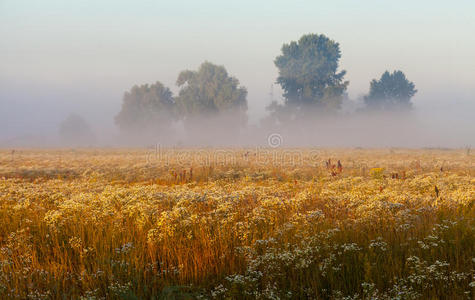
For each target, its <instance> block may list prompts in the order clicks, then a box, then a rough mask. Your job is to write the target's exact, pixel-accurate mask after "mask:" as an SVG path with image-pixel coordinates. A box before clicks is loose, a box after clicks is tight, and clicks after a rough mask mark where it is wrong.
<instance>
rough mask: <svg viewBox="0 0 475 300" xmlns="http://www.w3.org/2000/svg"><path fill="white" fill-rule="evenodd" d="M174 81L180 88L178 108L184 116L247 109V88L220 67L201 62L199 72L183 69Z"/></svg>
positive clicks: (240, 111) (243, 110) (241, 111)
mask: <svg viewBox="0 0 475 300" xmlns="http://www.w3.org/2000/svg"><path fill="white" fill-rule="evenodd" d="M176 84H177V85H178V86H180V87H181V90H180V92H179V95H178V97H177V99H176V101H177V106H178V110H179V111H180V113H181V115H182V116H183V117H184V118H185V119H186V118H190V117H193V116H197V115H216V114H218V113H223V112H239V113H243V112H244V113H245V112H246V110H247V100H246V96H247V90H246V88H244V87H242V86H239V80H237V79H236V78H235V77H232V76H229V75H228V73H227V71H226V69H225V68H224V67H223V66H218V65H215V64H212V63H210V62H204V63H202V64H201V66H200V67H199V69H198V71H189V70H186V71H182V72H181V73H180V74H179V76H178V79H177V81H176Z"/></svg>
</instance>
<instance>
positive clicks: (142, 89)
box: [115, 81, 176, 133]
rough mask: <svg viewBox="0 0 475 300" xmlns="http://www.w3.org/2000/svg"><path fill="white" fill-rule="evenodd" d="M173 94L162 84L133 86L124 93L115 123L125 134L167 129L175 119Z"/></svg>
mask: <svg viewBox="0 0 475 300" xmlns="http://www.w3.org/2000/svg"><path fill="white" fill-rule="evenodd" d="M175 116H176V111H175V102H174V100H173V95H172V92H171V91H170V89H169V88H167V87H165V86H164V85H163V84H162V83H160V82H158V81H157V82H156V83H154V84H152V85H148V84H144V85H141V86H137V85H135V86H133V87H132V89H131V90H130V91H128V92H125V93H124V97H123V102H122V110H121V111H120V112H119V114H118V115H117V116H116V117H115V122H116V124H117V125H118V126H119V128H120V129H121V131H123V132H132V133H133V132H139V131H143V130H157V131H161V130H164V129H167V128H168V127H169V126H170V124H171V122H172V121H173V120H174V119H175Z"/></svg>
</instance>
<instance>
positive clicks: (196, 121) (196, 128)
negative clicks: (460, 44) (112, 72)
mask: <svg viewBox="0 0 475 300" xmlns="http://www.w3.org/2000/svg"><path fill="white" fill-rule="evenodd" d="M340 58H341V51H340V46H339V44H338V43H337V42H335V41H334V40H331V39H329V38H328V37H327V36H325V35H323V34H306V35H303V36H302V37H301V38H300V39H299V40H298V41H292V42H290V43H289V44H284V45H283V46H282V49H281V54H280V55H279V56H277V57H276V58H275V60H274V63H275V65H276V67H277V68H278V70H279V76H278V77H277V80H276V83H277V84H279V85H280V87H281V88H282V90H283V98H282V99H281V101H272V103H271V104H270V105H269V106H268V107H267V110H268V112H269V116H268V117H266V119H265V120H263V122H262V123H263V124H266V126H287V125H291V124H292V123H295V122H297V121H299V120H312V119H313V120H314V119H318V118H320V117H322V116H331V115H332V114H335V113H337V112H338V111H339V110H340V109H341V108H342V103H343V101H344V100H346V99H348V95H347V92H346V90H347V88H348V85H349V81H347V80H345V75H346V71H345V70H339V61H340ZM176 84H177V86H179V87H180V90H179V93H178V95H173V93H172V92H171V91H170V89H169V88H168V87H166V86H164V85H163V84H162V83H161V82H159V81H157V82H156V83H154V84H144V85H140V86H137V85H135V86H133V87H132V88H131V89H130V91H127V92H125V94H124V96H123V102H122V108H121V110H120V112H119V113H118V115H117V116H116V117H115V123H116V125H117V126H118V127H119V129H120V131H121V133H122V134H123V135H126V136H129V137H144V136H147V137H152V136H153V137H154V138H157V137H166V136H169V135H170V134H172V132H173V129H172V127H173V124H174V123H176V122H177V121H181V122H183V124H184V128H185V129H186V131H187V133H188V134H189V135H194V134H195V133H196V134H200V135H202V134H203V133H204V132H207V131H209V132H216V130H217V129H222V130H223V131H226V132H227V133H228V134H229V132H231V133H233V132H237V130H239V128H242V127H244V126H245V125H246V124H247V90H246V88H245V87H243V86H241V85H240V84H239V80H238V79H237V78H235V77H233V76H230V75H229V74H228V72H227V71H226V69H225V67H224V66H219V65H215V64H213V63H211V62H208V61H206V62H204V63H202V64H201V65H200V66H199V68H198V70H196V71H191V70H185V71H182V72H181V73H180V74H179V75H178V78H177V81H176ZM416 92H417V90H416V89H415V85H414V83H412V82H411V81H409V80H408V79H407V78H406V76H405V74H404V73H403V72H402V71H394V72H392V73H391V72H389V71H385V72H384V73H383V74H382V75H381V77H380V78H379V79H373V80H372V81H371V82H370V87H369V93H368V94H367V95H365V96H364V97H363V99H362V100H363V101H362V102H363V103H364V105H363V107H362V108H360V109H359V111H408V110H410V109H411V106H412V103H411V98H412V97H413V96H414V94H415V93H416ZM218 120H219V121H220V122H217V121H218ZM75 121H76V123H78V120H77V118H76V120H75ZM221 121H224V122H221ZM79 123H80V122H79ZM223 124H225V126H224V127H223ZM63 127H67V126H64V124H63ZM82 127H85V126H84V125H83V126H82ZM63 131H64V130H63ZM147 133H149V134H147Z"/></svg>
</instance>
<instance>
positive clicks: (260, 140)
mask: <svg viewBox="0 0 475 300" xmlns="http://www.w3.org/2000/svg"><path fill="white" fill-rule="evenodd" d="M123 90H125V88H124V89H123ZM123 90H122V91H121V90H120V89H119V88H116V89H111V88H109V89H106V88H104V89H99V88H95V89H92V88H83V87H63V88H56V89H51V88H45V87H41V86H34V85H30V86H23V85H20V84H16V85H15V84H12V83H10V84H8V85H6V84H2V85H0V126H1V128H2V130H1V131H0V147H3V148H12V147H15V148H17V147H71V146H75V147H78V146H80V147H125V146H127V147H131V146H132V147H148V146H151V145H156V144H159V145H162V146H184V147H185V146H193V147H194V146H196V147H200V146H216V147H220V146H233V147H253V146H263V147H268V146H274V145H270V144H269V143H270V141H269V139H270V136H273V137H275V136H278V139H279V141H278V142H279V144H278V146H279V147H437V148H438V147H441V148H461V147H468V146H473V145H475V118H474V112H475V101H474V99H473V98H470V97H468V96H467V95H450V93H448V92H447V93H445V95H444V94H443V93H440V94H441V95H440V96H436V95H432V94H431V93H430V91H429V92H421V93H420V94H422V95H417V96H416V97H415V98H414V99H413V103H414V107H413V109H412V111H410V112H405V113H383V112H373V113H363V112H361V111H359V108H360V107H361V105H362V104H361V103H359V102H358V101H356V100H348V101H346V102H344V103H343V107H342V110H341V111H340V112H339V113H338V114H336V115H331V116H329V115H318V114H317V113H316V114H315V115H314V116H312V117H311V119H299V120H295V121H293V122H290V123H288V124H277V125H276V124H273V125H272V126H270V125H269V124H267V123H266V121H265V120H266V117H267V113H266V112H265V111H263V110H262V109H261V110H259V109H256V108H255V106H256V105H255V104H253V101H261V102H263V103H266V105H267V104H269V103H270V100H271V99H270V98H267V99H256V98H255V97H254V95H253V93H252V92H253V91H252V90H250V91H249V96H248V102H249V111H248V122H247V124H246V125H245V126H242V127H239V126H236V125H235V123H233V122H230V121H229V116H226V115H221V116H219V117H215V118H209V117H206V118H203V119H201V120H200V119H199V118H196V120H194V122H193V124H192V126H188V128H186V127H187V126H185V124H184V123H183V122H176V123H175V124H173V126H172V128H171V129H170V130H167V131H166V132H160V131H157V132H148V133H144V134H143V135H141V136H139V135H135V136H134V138H130V136H125V135H123V134H121V133H120V132H119V130H118V128H117V127H116V125H115V124H114V116H115V115H116V114H117V113H118V112H119V110H120V107H121V101H122V94H123ZM426 95H427V96H426ZM273 97H274V98H275V99H279V98H280V95H279V94H278V93H275V94H274V96H273ZM350 98H351V97H350ZM71 113H76V114H78V115H80V116H82V117H83V118H84V119H85V120H86V121H87V122H88V124H89V126H90V127H91V129H92V130H93V132H94V135H95V137H96V138H95V140H94V141H91V142H82V143H81V144H74V145H71V144H68V143H64V141H62V140H61V139H60V137H59V125H60V123H61V122H62V121H63V120H64V119H65V118H66V117H67V116H68V115H69V114H71Z"/></svg>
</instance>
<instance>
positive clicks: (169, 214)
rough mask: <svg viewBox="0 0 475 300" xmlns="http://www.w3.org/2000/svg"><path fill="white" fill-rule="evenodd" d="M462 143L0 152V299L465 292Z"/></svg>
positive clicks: (470, 177) (469, 260)
mask: <svg viewBox="0 0 475 300" xmlns="http://www.w3.org/2000/svg"><path fill="white" fill-rule="evenodd" d="M474 175H475V156H474V155H473V154H472V153H470V151H469V150H467V149H458V150H447V149H421V150H414V149H358V148H355V149H310V148H308V149H280V148H279V149H272V148H249V149H213V148H206V149H181V148H176V149H175V148H166V149H161V148H157V147H156V148H150V149H57V150H54V149H48V150H41V149H19V150H16V151H12V150H11V149H9V150H7V149H4V150H0V225H1V226H0V298H1V299H475V178H474Z"/></svg>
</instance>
